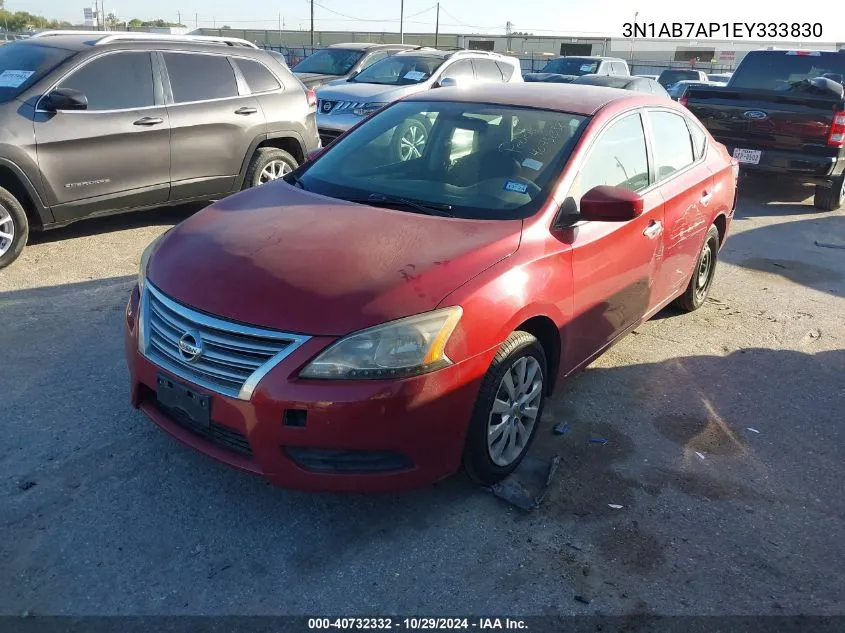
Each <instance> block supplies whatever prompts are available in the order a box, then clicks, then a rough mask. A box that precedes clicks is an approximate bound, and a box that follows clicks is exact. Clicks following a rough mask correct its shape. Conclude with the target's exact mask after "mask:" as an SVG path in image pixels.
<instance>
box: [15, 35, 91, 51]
mask: <svg viewBox="0 0 845 633" xmlns="http://www.w3.org/2000/svg"><path fill="white" fill-rule="evenodd" d="M15 42H16V43H19V44H20V45H24V46H46V47H48V48H63V49H65V50H68V51H82V50H86V49H88V48H92V47H93V46H94V44H96V42H97V38H92V37H91V36H90V35H55V36H52V37H50V38H49V39H48V38H40V37H39V38H28V39H23V40H15Z"/></svg>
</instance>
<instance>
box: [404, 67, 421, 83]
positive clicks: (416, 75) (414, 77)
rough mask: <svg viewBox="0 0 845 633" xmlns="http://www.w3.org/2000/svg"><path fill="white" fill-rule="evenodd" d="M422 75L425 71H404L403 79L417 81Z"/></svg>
mask: <svg viewBox="0 0 845 633" xmlns="http://www.w3.org/2000/svg"><path fill="white" fill-rule="evenodd" d="M423 77H425V73H423V72H420V71H419V70H410V71H408V72H406V73H405V79H410V80H411V81H419V80H420V79H422V78H423Z"/></svg>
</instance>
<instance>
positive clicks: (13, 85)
mask: <svg viewBox="0 0 845 633" xmlns="http://www.w3.org/2000/svg"><path fill="white" fill-rule="evenodd" d="M75 54H76V53H75V52H74V51H69V50H67V49H64V48H55V47H53V46H43V45H41V44H33V43H31V42H10V43H9V44H4V45H3V46H0V101H10V100H11V99H14V98H15V97H17V96H18V95H19V94H21V93H22V92H23V91H24V90H26V89H27V88H29V87H30V86H31V85H32V84H34V83H35V82H36V81H38V80H39V79H41V78H43V77H44V76H45V75H46V74H47V73H49V72H50V71H51V70H53V69H54V68H56V67H57V66H59V65H60V64H62V63H63V62H65V61H67V60H68V59H70V58H71V57H73V56H74V55H75Z"/></svg>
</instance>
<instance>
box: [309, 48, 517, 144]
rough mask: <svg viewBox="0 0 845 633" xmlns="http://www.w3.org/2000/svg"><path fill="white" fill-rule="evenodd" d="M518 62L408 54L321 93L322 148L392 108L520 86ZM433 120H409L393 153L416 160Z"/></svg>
mask: <svg viewBox="0 0 845 633" xmlns="http://www.w3.org/2000/svg"><path fill="white" fill-rule="evenodd" d="M521 81H522V75H521V74H520V69H519V60H518V59H516V58H514V57H508V56H505V55H498V54H496V53H490V52H487V51H471V50H459V51H442V50H437V49H433V48H427V49H416V50H413V51H403V52H401V53H397V54H396V55H394V56H392V57H389V58H387V59H383V60H381V61H380V62H376V63H375V64H373V65H372V66H370V67H368V68H367V69H366V70H364V71H362V72H361V73H359V74H357V75H354V76H352V77H350V78H349V79H347V80H346V81H345V82H343V83H342V84H336V85H331V86H324V87H322V88H321V89H319V90H318V91H317V99H318V102H317V127H318V129H319V131H320V138H321V139H322V142H323V145H327V144H329V143H331V142H332V141H333V140H334V139H336V138H337V137H338V136H339V135H340V134H342V133H343V132H345V131H346V130H348V129H349V128H351V127H352V126H353V125H355V124H356V123H359V122H360V121H361V120H362V119H363V118H364V117H366V116H368V115H370V114H372V113H373V112H376V111H377V110H379V109H381V108H383V107H384V106H385V105H387V104H388V103H391V102H393V101H396V100H397V99H401V98H402V97H406V96H408V95H411V94H415V93H417V92H422V91H426V90H429V89H431V88H439V87H441V86H449V85H457V84H460V85H467V84H470V83H483V82H492V83H513V82H521ZM430 123H431V121H430V120H429V118H428V117H420V118H419V119H418V120H415V121H409V122H408V124H407V126H406V128H405V129H403V130H400V131H399V132H398V133H397V135H395V136H394V137H393V138H392V139H380V141H383V142H390V143H392V146H393V150H394V153H396V154H397V155H403V156H405V157H406V158H410V157H414V156H416V155H417V154H418V153H419V151H420V150H421V148H422V146H423V145H424V144H425V142H426V139H427V138H428V128H429V126H430Z"/></svg>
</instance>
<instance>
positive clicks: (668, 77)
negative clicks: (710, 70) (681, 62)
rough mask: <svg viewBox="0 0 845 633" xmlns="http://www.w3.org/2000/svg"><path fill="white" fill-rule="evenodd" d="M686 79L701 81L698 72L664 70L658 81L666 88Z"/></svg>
mask: <svg viewBox="0 0 845 633" xmlns="http://www.w3.org/2000/svg"><path fill="white" fill-rule="evenodd" d="M685 79H701V75H699V74H698V71H697V70H664V71H663V72H662V73H660V77H659V78H658V79H657V81H658V82H660V85H661V86H663V87H664V88H666V87H668V86H671V85H672V84H675V83H678V82H679V81H683V80H685Z"/></svg>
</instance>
